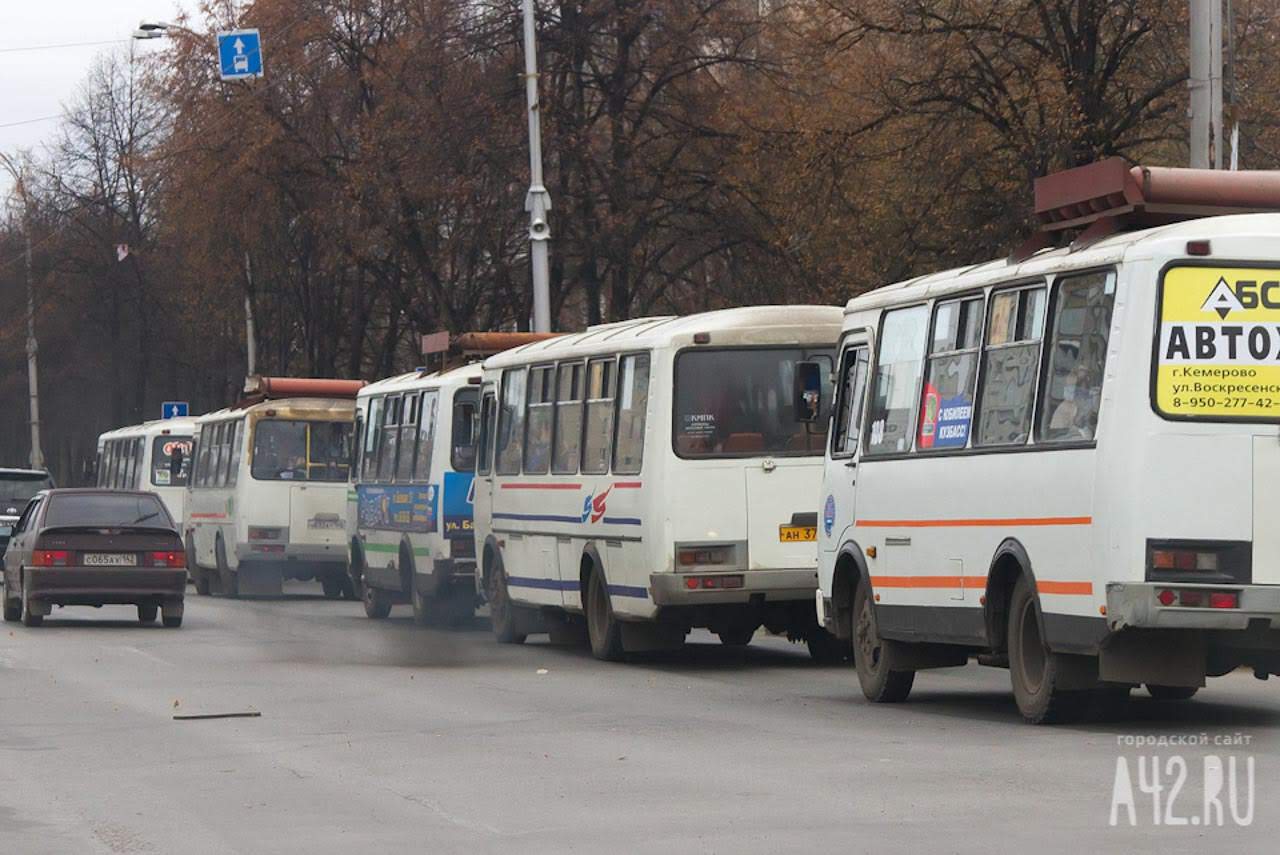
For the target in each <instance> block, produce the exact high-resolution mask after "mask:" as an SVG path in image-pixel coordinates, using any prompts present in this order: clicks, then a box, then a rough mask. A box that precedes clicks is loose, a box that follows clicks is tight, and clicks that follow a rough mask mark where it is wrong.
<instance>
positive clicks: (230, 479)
mask: <svg viewBox="0 0 1280 855" xmlns="http://www.w3.org/2000/svg"><path fill="white" fill-rule="evenodd" d="M230 430H231V464H230V466H228V467H227V486H228V487H234V486H235V485H236V480H237V478H238V476H239V474H240V446H242V445H244V419H236V420H235V421H234V422H232V423H231V428H230Z"/></svg>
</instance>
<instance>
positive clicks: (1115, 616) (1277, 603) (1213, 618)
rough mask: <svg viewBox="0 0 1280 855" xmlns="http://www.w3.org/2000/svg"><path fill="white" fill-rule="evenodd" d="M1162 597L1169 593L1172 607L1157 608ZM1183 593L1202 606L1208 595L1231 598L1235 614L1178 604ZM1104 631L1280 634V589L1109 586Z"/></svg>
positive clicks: (1165, 584) (1156, 584)
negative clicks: (1194, 597)
mask: <svg viewBox="0 0 1280 855" xmlns="http://www.w3.org/2000/svg"><path fill="white" fill-rule="evenodd" d="M1163 591H1172V592H1173V594H1174V597H1175V599H1174V601H1173V603H1172V604H1171V605H1164V604H1163V603H1161V602H1160V600H1159V596H1160V594H1161V592H1163ZM1182 591H1189V592H1200V593H1201V595H1202V599H1203V601H1204V602H1205V603H1207V602H1208V600H1209V594H1210V593H1224V594H1226V593H1233V594H1235V596H1236V605H1235V607H1234V608H1212V607H1210V606H1209V605H1197V606H1186V605H1179V604H1178V599H1177V598H1178V597H1180V596H1181V592H1182ZM1107 627H1108V628H1109V629H1110V630H1111V631H1113V632H1115V631H1118V630H1122V629H1128V628H1139V629H1214V630H1247V629H1253V630H1260V629H1266V628H1273V629H1278V630H1280V585H1194V584H1176V583H1172V582H1142V583H1130V582H1112V583H1110V584H1108V585H1107Z"/></svg>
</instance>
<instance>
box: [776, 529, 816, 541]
mask: <svg viewBox="0 0 1280 855" xmlns="http://www.w3.org/2000/svg"><path fill="white" fill-rule="evenodd" d="M817 539H818V527H817V526H814V525H780V526H778V540H780V541H782V542H783V543H799V542H802V541H806V540H809V541H813V540H817Z"/></svg>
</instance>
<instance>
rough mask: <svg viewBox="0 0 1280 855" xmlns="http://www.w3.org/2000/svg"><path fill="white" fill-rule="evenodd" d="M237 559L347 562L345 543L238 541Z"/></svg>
mask: <svg viewBox="0 0 1280 855" xmlns="http://www.w3.org/2000/svg"><path fill="white" fill-rule="evenodd" d="M236 559H237V560H238V561H254V562H273V561H274V562H288V561H302V562H307V563H318V564H327V563H340V564H342V565H343V566H344V567H345V566H346V563H347V545H346V544H345V543H289V544H274V543H237V544H236Z"/></svg>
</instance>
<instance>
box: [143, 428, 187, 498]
mask: <svg viewBox="0 0 1280 855" xmlns="http://www.w3.org/2000/svg"><path fill="white" fill-rule="evenodd" d="M153 442H154V444H153V445H152V447H151V483H152V484H154V485H155V486H157V487H185V486H187V475H188V474H190V472H191V445H192V444H191V437H189V436H158V437H156V438H155V440H154V441H153ZM175 470H176V471H175Z"/></svg>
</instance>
